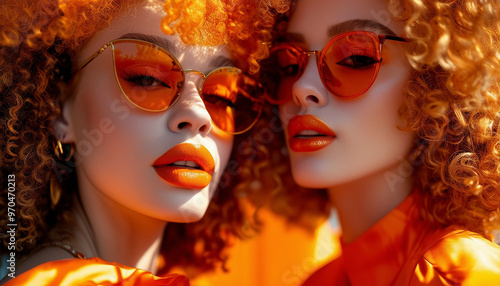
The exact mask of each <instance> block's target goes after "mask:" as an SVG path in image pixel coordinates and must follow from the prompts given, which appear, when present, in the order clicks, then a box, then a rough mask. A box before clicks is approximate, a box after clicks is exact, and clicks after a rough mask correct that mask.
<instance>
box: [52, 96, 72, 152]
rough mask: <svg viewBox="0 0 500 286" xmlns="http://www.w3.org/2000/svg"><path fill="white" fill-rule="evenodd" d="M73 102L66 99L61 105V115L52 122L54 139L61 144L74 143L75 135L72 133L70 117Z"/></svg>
mask: <svg viewBox="0 0 500 286" xmlns="http://www.w3.org/2000/svg"><path fill="white" fill-rule="evenodd" d="M72 103H73V100H71V99H67V100H65V101H64V102H63V103H62V104H61V108H60V110H61V113H60V114H59V116H57V117H56V118H55V119H53V120H52V128H53V130H54V135H55V137H56V138H57V139H58V140H59V141H61V143H73V142H75V134H74V132H73V124H72V117H71V108H72V107H73V104H72Z"/></svg>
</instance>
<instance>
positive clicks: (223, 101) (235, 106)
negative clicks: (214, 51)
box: [201, 68, 263, 133]
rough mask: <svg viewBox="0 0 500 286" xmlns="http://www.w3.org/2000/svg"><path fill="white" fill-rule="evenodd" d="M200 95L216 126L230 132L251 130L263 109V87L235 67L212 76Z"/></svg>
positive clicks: (216, 71)
mask: <svg viewBox="0 0 500 286" xmlns="http://www.w3.org/2000/svg"><path fill="white" fill-rule="evenodd" d="M201 93H202V98H203V101H204V103H205V107H206V108H207V111H208V113H209V114H210V117H211V118H212V121H213V123H214V124H215V125H216V126H217V127H218V128H220V129H221V130H224V131H226V132H229V133H241V132H244V131H246V130H248V129H249V128H250V127H252V126H253V124H254V123H255V122H256V121H257V118H258V117H259V115H260V112H261V110H262V103H263V102H262V96H263V89H262V87H261V86H260V84H259V83H258V82H257V81H255V80H253V79H251V78H249V77H247V76H245V75H242V74H241V73H240V71H239V70H238V69H235V68H221V69H218V70H215V71H213V72H212V73H210V74H209V75H208V76H207V78H206V79H205V82H204V83H203V87H202V91H201Z"/></svg>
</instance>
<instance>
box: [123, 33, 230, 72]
mask: <svg viewBox="0 0 500 286" xmlns="http://www.w3.org/2000/svg"><path fill="white" fill-rule="evenodd" d="M119 39H136V40H142V41H146V42H149V43H152V44H155V45H157V46H160V47H162V48H164V49H165V50H167V51H169V52H170V53H172V54H175V53H178V49H177V47H176V46H175V44H174V43H172V42H171V41H169V40H167V39H165V38H162V37H158V36H153V35H146V34H141V33H128V34H125V35H123V36H121V37H120V38H119ZM209 65H210V66H213V67H223V66H234V62H233V60H231V59H230V58H227V57H224V56H218V57H216V58H214V59H211V60H210V63H209Z"/></svg>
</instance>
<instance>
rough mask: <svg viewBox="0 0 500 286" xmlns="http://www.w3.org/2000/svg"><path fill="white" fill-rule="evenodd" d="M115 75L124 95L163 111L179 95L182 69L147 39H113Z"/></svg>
mask: <svg viewBox="0 0 500 286" xmlns="http://www.w3.org/2000/svg"><path fill="white" fill-rule="evenodd" d="M113 57H114V65H115V72H116V78H117V80H118V83H119V85H120V88H121V89H122V91H123V93H124V94H125V96H126V97H127V98H128V99H129V100H130V101H131V102H132V103H133V104H135V105H137V106H138V107H140V108H142V109H145V110H148V111H162V110H165V109H167V108H168V107H169V106H170V105H172V104H173V103H174V102H175V101H176V99H177V97H178V96H179V90H180V88H181V87H182V84H183V82H184V73H183V71H182V69H181V67H180V65H179V63H178V62H177V60H175V59H174V58H173V57H172V56H171V55H170V54H169V53H167V52H166V51H163V50H161V49H160V48H159V47H157V46H156V45H153V44H149V43H147V42H139V41H131V40H118V41H115V42H113Z"/></svg>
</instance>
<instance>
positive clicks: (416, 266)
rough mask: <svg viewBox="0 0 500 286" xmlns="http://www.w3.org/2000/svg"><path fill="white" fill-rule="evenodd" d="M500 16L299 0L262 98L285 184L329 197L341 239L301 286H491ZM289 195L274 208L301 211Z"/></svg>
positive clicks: (498, 274)
mask: <svg viewBox="0 0 500 286" xmlns="http://www.w3.org/2000/svg"><path fill="white" fill-rule="evenodd" d="M499 13H500V2H498V1H496V0H492V1H488V0H487V1H479V0H478V1H464V0H455V1H414V0H387V1H383V0H354V1H337V0H329V1H326V0H312V1H298V3H297V5H296V7H295V9H294V11H293V14H291V16H290V18H289V22H288V27H287V29H286V32H285V33H283V34H282V35H280V37H279V40H278V43H277V44H276V46H275V47H273V49H272V51H271V57H270V60H269V64H270V66H269V68H270V69H271V71H272V72H271V73H270V74H271V75H270V76H272V75H275V76H276V77H275V78H274V80H276V81H279V82H280V85H279V86H278V87H277V90H276V92H274V93H272V94H271V95H272V96H271V97H270V99H269V100H270V101H271V102H273V103H275V104H278V105H279V115H280V119H281V123H282V125H283V131H284V137H285V138H284V139H285V141H286V145H287V147H288V155H289V158H290V164H291V171H292V175H293V178H294V179H295V180H296V182H297V183H298V184H299V185H301V186H303V187H307V188H315V189H326V190H325V192H324V193H323V194H326V197H327V198H328V200H329V202H330V204H331V205H332V206H333V207H334V208H335V209H336V210H337V212H338V217H339V221H340V224H341V228H342V238H341V245H342V254H341V255H340V257H339V258H337V259H335V260H334V261H333V262H331V263H329V264H327V265H326V266H325V267H323V268H322V269H320V270H319V271H317V272H316V273H315V274H314V275H313V276H312V277H310V278H309V279H308V280H307V281H306V282H305V285H500V247H499V246H498V245H497V244H495V243H494V242H492V239H493V234H494V231H495V230H498V229H499V227H500V186H499V184H498V182H499V181H500V149H499V148H500V130H499V128H500V53H499V52H498V51H500V15H499ZM294 192H296V190H294V189H290V188H289V189H284V190H282V192H281V194H278V195H277V196H276V197H277V198H280V199H281V198H283V197H287V195H286V194H287V193H289V194H290V195H288V197H300V201H294V200H293V199H290V200H289V201H290V203H291V204H293V203H295V204H297V205H304V202H305V201H306V200H304V197H305V195H303V192H301V193H302V194H301V195H300V196H295V195H294ZM320 197H321V196H320V195H318V194H317V193H315V195H314V199H315V200H316V202H317V203H318V202H320V200H318V198H320ZM317 205H320V206H321V204H317ZM293 209H294V208H293V207H291V208H290V211H289V215H290V216H292V215H294V212H293Z"/></svg>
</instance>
